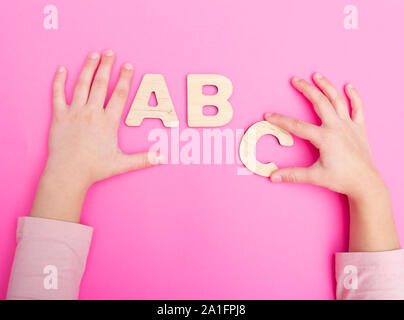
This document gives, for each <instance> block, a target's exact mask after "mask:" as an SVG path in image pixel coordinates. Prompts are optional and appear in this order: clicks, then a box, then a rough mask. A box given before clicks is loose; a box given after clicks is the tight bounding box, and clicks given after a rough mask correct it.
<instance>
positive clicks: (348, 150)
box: [265, 74, 404, 298]
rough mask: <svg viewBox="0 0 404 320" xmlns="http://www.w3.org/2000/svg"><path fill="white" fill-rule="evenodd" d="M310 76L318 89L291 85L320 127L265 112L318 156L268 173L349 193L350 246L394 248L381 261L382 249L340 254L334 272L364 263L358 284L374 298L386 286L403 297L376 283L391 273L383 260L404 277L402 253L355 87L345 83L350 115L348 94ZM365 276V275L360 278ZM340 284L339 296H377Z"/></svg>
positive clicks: (277, 179)
mask: <svg viewBox="0 0 404 320" xmlns="http://www.w3.org/2000/svg"><path fill="white" fill-rule="evenodd" d="M313 80H314V82H315V84H316V85H317V87H318V88H317V87H315V86H313V85H312V84H310V83H308V82H306V81H304V80H301V79H298V78H294V79H293V81H292V84H293V86H294V87H295V88H296V89H297V90H298V91H300V92H301V93H303V95H304V96H305V97H306V98H307V99H308V100H309V101H310V102H311V103H312V104H313V106H314V109H315V111H316V113H317V115H318V116H319V117H320V119H321V121H322V125H321V126H315V125H313V124H309V123H306V122H303V121H300V120H296V119H292V118H289V117H285V116H281V115H278V114H272V115H270V114H268V115H266V116H265V117H266V119H267V120H268V121H269V122H271V123H273V124H275V125H278V126H279V127H282V128H283V129H286V130H288V131H290V132H291V133H293V134H295V135H296V136H299V137H301V138H303V139H307V140H309V141H310V142H311V143H312V144H313V145H314V146H315V147H317V148H318V149H319V154H320V157H319V159H318V160H317V162H316V163H314V164H313V165H312V166H311V167H308V168H284V169H279V170H277V171H275V172H274V173H273V174H272V176H271V180H272V181H273V182H282V181H284V182H301V183H311V184H315V185H319V186H324V187H326V188H329V189H331V190H334V191H336V192H340V193H342V194H345V195H347V197H348V200H349V205H350V232H349V234H350V236H349V251H351V252H376V251H377V252H380V251H389V250H396V251H392V252H389V253H388V256H389V258H385V260H383V259H384V258H383V257H387V255H386V254H383V253H375V254H374V255H373V258H372V259H370V260H369V259H368V260H365V259H364V255H363V254H356V256H355V254H350V255H351V258H349V259H348V258H346V257H347V254H345V256H344V258H343V257H342V255H341V256H337V277H338V276H339V275H341V274H342V277H339V278H338V281H343V280H344V277H343V275H344V271H343V269H344V268H342V273H341V267H342V266H343V265H344V263H342V262H341V261H342V259H347V260H346V261H345V262H346V263H345V264H346V265H348V264H349V262H350V261H352V259H353V260H354V261H356V262H355V263H356V264H357V266H356V267H358V270H361V272H362V271H364V270H368V268H371V269H372V270H373V274H372V276H370V277H369V274H366V272H362V273H359V274H358V276H359V289H365V288H368V287H367V286H369V284H370V287H372V288H373V289H374V290H373V294H375V295H376V298H377V297H380V298H383V297H384V296H383V293H386V292H385V291H383V290H384V289H385V290H387V291H388V290H390V293H391V295H390V296H394V297H396V296H397V295H395V294H396V293H398V294H399V296H400V297H402V298H404V287H403V286H401V288H400V287H399V286H398V285H392V281H387V282H386V281H384V283H383V282H380V281H381V279H383V280H385V278H386V277H389V274H387V275H383V272H384V271H381V269H382V268H383V266H384V265H386V264H387V265H388V267H387V266H385V272H386V273H388V272H389V271H391V270H395V271H394V272H396V274H395V275H394V277H395V276H397V279H394V280H395V281H396V283H397V284H399V283H401V284H402V283H403V282H404V280H403V279H404V273H403V271H398V270H399V269H398V267H400V268H401V269H403V267H404V264H403V262H404V258H403V257H404V253H403V251H401V250H397V249H400V242H399V239H398V235H397V231H396V227H395V225H394V219H393V212H392V208H391V202H390V196H389V191H388V189H387V187H386V185H385V183H384V182H383V179H382V177H381V176H380V174H379V172H378V170H377V169H376V167H375V165H374V163H373V160H372V156H371V152H370V148H369V144H368V140H367V135H366V129H365V119H364V110H363V104H362V101H361V99H360V97H359V94H358V92H357V91H356V89H354V88H353V87H352V86H351V85H347V86H346V87H345V91H346V94H347V96H348V98H349V101H350V105H351V109H352V112H351V115H350V112H349V107H348V104H347V102H346V99H345V98H344V97H343V96H342V95H341V94H340V92H339V91H338V90H337V89H336V88H335V87H334V86H333V85H332V84H331V83H330V82H329V81H328V80H327V79H326V78H324V77H323V76H321V75H319V74H315V75H314V77H313ZM392 256H394V257H393V258H392ZM358 257H359V258H358ZM367 257H369V254H368V256H367ZM358 259H359V260H358ZM369 261H372V263H370V262H369ZM375 261H377V263H378V265H377V266H376V265H375ZM392 261H394V264H392ZM367 262H369V264H367ZM359 265H360V266H359ZM388 270H389V271H388ZM363 275H366V277H365V278H363V277H362V278H361V276H363ZM398 275H400V277H401V278H400V277H399V276H398ZM390 276H391V274H390ZM394 277H393V278H394ZM339 285H341V283H339ZM348 287H349V286H348ZM338 288H339V289H338V290H339V292H338V297H339V298H341V297H350V298H366V297H368V298H372V297H373V298H375V295H370V296H366V294H365V293H364V292H363V291H362V292H360V290H359V291H356V293H357V295H356V296H355V295H354V296H352V295H347V294H344V293H343V292H342V291H343V290H341V286H339V287H338ZM342 289H344V287H343V286H342Z"/></svg>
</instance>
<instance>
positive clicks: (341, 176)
mask: <svg viewBox="0 0 404 320" xmlns="http://www.w3.org/2000/svg"><path fill="white" fill-rule="evenodd" d="M313 79H314V82H315V83H316V85H317V86H318V87H319V88H320V89H321V90H319V89H318V88H316V87H315V86H313V85H312V84H310V83H308V82H306V81H305V80H301V79H298V78H294V79H293V81H292V84H293V86H294V87H295V88H296V89H297V90H299V91H300V92H301V93H303V94H304V96H305V97H306V98H307V99H308V100H310V102H311V103H312V104H313V106H314V109H315V111H316V113H317V115H318V116H319V117H320V119H321V121H322V125H321V126H315V125H313V124H309V123H306V122H303V121H300V120H296V119H292V118H289V117H285V116H281V115H278V114H272V115H270V114H267V115H265V118H266V120H267V121H269V122H271V123H273V124H275V125H277V126H279V127H281V128H283V129H285V130H287V131H289V132H291V133H293V134H295V135H296V136H298V137H301V138H303V139H307V140H309V141H310V142H311V143H312V144H313V145H314V146H315V147H317V148H318V149H319V151H320V157H319V159H318V160H317V162H316V163H314V164H313V165H312V166H311V167H309V168H285V169H280V170H277V171H275V172H274V173H273V174H272V175H271V180H272V181H273V182H281V181H285V182H303V183H311V184H316V185H320V186H324V187H327V188H329V189H331V190H334V191H337V192H340V193H343V194H346V195H348V196H349V197H352V198H357V197H361V196H362V193H363V192H365V188H364V187H363V183H364V182H365V181H366V185H367V190H366V191H367V193H368V194H369V188H370V189H372V188H373V189H374V190H377V191H379V190H382V188H384V183H383V180H382V179H381V177H380V175H379V173H378V171H377V169H376V167H375V165H374V164H373V161H372V156H371V152H370V148H369V144H368V141H367V136H366V129H365V120H364V111H363V104H362V101H361V99H360V97H359V95H358V92H357V91H356V90H355V89H354V88H353V87H352V86H351V85H347V86H346V87H345V91H346V94H347V96H348V97H349V100H350V104H351V107H352V116H350V112H349V107H348V104H347V102H346V99H345V97H344V96H343V95H342V94H341V93H340V92H339V91H338V90H337V89H336V88H335V87H334V86H333V85H332V84H331V83H330V82H329V81H328V80H327V79H326V78H324V77H323V76H321V75H320V74H315V75H314V77H313Z"/></svg>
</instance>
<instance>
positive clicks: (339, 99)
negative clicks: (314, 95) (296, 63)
mask: <svg viewBox="0 0 404 320" xmlns="http://www.w3.org/2000/svg"><path fill="white" fill-rule="evenodd" d="M313 81H314V82H315V84H316V85H317V86H318V87H319V88H320V89H321V90H322V91H323V93H324V94H325V95H326V96H327V98H328V100H329V101H330V102H331V104H332V105H333V106H334V108H335V111H336V113H337V114H338V115H339V116H340V117H341V118H344V119H347V118H349V111H348V105H347V103H346V100H345V98H344V97H343V96H342V94H341V93H340V92H339V90H337V89H336V88H335V87H334V86H333V85H332V83H331V82H330V81H328V80H327V79H326V78H325V77H323V76H322V75H321V74H320V73H315V74H314V76H313Z"/></svg>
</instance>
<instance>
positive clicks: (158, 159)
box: [149, 153, 166, 164]
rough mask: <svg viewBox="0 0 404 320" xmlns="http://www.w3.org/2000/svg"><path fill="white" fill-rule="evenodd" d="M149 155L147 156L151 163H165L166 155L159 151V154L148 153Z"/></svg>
mask: <svg viewBox="0 0 404 320" xmlns="http://www.w3.org/2000/svg"><path fill="white" fill-rule="evenodd" d="M149 157H150V158H149V159H150V162H151V163H152V164H164V163H166V157H165V156H164V155H163V154H162V153H160V154H157V153H150V154H149Z"/></svg>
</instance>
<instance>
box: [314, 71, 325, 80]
mask: <svg viewBox="0 0 404 320" xmlns="http://www.w3.org/2000/svg"><path fill="white" fill-rule="evenodd" d="M322 77H323V75H322V74H321V73H318V72H316V73H315V74H314V78H315V79H321V78H322Z"/></svg>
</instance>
